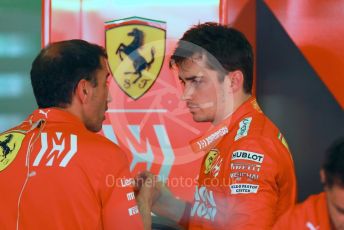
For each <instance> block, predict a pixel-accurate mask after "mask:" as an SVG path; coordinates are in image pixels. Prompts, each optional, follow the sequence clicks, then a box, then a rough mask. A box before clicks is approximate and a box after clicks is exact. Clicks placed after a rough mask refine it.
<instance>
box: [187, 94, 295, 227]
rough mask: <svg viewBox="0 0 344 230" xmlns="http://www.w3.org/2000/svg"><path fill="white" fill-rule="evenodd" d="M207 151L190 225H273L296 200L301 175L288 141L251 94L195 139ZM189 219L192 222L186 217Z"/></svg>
mask: <svg viewBox="0 0 344 230" xmlns="http://www.w3.org/2000/svg"><path fill="white" fill-rule="evenodd" d="M192 147H193V149H194V151H196V152H199V151H204V152H206V153H207V154H206V155H205V157H204V159H203V163H202V167H201V170H200V173H199V179H198V186H197V187H196V191H195V195H194V201H193V203H192V204H191V206H189V207H188V208H187V209H186V212H185V215H188V216H189V217H188V218H186V217H185V216H184V218H183V220H182V221H181V222H184V223H185V222H186V223H187V225H188V229H240V230H243V229H271V227H272V225H273V223H274V222H275V221H276V219H277V218H278V217H279V216H280V215H281V214H282V213H283V212H285V211H286V210H287V209H288V208H290V207H291V206H292V205H294V204H295V199H296V179H295V174H294V165H293V160H292V157H291V154H290V153H289V150H288V147H287V144H286V142H285V140H284V138H283V136H282V134H281V133H280V132H279V130H278V129H277V128H276V126H275V125H274V124H273V123H272V122H271V121H270V120H269V119H268V118H267V117H266V116H265V115H264V114H263V113H262V112H261V110H260V109H259V106H258V104H257V102H256V99H255V98H250V99H249V100H248V101H247V102H245V103H244V104H243V105H241V106H240V107H239V108H238V109H237V110H236V111H235V112H234V114H233V115H232V116H231V117H229V118H227V119H226V120H224V121H223V122H222V123H221V124H219V125H217V126H216V127H214V128H213V129H211V130H210V131H209V132H207V133H206V134H205V135H203V136H202V137H201V138H198V139H197V140H195V141H194V142H193V143H192ZM185 219H188V221H184V220H185Z"/></svg>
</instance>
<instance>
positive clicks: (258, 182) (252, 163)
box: [226, 137, 294, 230]
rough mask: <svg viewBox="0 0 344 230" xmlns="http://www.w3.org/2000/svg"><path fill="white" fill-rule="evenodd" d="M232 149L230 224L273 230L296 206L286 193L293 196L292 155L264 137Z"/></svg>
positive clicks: (240, 227) (252, 139)
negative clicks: (279, 219) (291, 208)
mask: <svg viewBox="0 0 344 230" xmlns="http://www.w3.org/2000/svg"><path fill="white" fill-rule="evenodd" d="M231 149H232V150H231V151H230V152H231V156H230V164H229V165H230V167H231V170H229V171H230V173H229V175H226V176H228V177H229V178H230V186H229V191H228V193H229V194H230V196H228V197H227V205H228V207H229V208H230V210H229V212H228V213H229V214H228V215H229V216H228V222H229V223H230V225H231V226H232V228H233V229H241V230H242V229H271V227H272V225H273V223H274V222H275V221H276V218H277V217H278V216H279V215H281V212H283V210H284V211H285V210H286V209H287V207H288V206H291V205H292V204H293V203H294V200H293V197H294V196H293V195H291V194H289V195H286V194H284V193H286V192H288V191H289V193H293V188H291V187H290V188H289V185H292V184H293V183H288V181H287V180H288V179H287V178H288V175H287V174H290V175H289V176H291V177H293V171H292V170H293V166H292V160H291V157H290V154H289V152H288V151H285V150H284V151H283V150H282V151H280V149H279V148H278V147H276V146H275V144H274V143H273V142H272V141H271V140H268V139H266V138H263V137H257V138H249V139H245V140H240V141H238V143H235V144H234V145H233V147H232V148H231ZM282 160H287V162H283V161H282ZM289 167H291V168H289ZM291 180H292V178H291ZM288 184H289V185H288Z"/></svg>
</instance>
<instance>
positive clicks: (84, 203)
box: [0, 40, 150, 229]
mask: <svg viewBox="0 0 344 230" xmlns="http://www.w3.org/2000/svg"><path fill="white" fill-rule="evenodd" d="M108 81H109V68H108V63H107V54H106V52H105V50H104V49H103V48H102V47H100V46H98V45H95V44H90V43H88V42H86V41H83V40H69V41H60V42H56V43H53V44H50V45H48V46H47V47H45V48H44V49H42V51H41V52H40V53H39V55H38V56H37V57H36V59H35V60H34V62H33V64H32V69H31V83H32V87H33V91H34V94H35V97H36V101H37V104H38V107H39V109H37V110H35V111H34V112H33V113H32V114H31V115H30V116H29V117H28V118H27V119H26V120H25V121H24V122H23V123H22V124H20V125H19V126H17V127H14V128H12V129H10V130H8V131H5V132H4V133H2V134H0V144H1V145H0V147H1V148H0V184H1V189H0V196H1V197H2V201H1V205H0V209H1V211H0V212H1V215H0V223H1V229H27V228H30V229H143V227H144V226H143V222H142V218H141V216H140V212H139V208H140V211H143V213H142V214H143V215H146V216H147V217H148V218H145V219H144V220H145V223H144V224H145V228H146V229H150V222H149V221H150V219H149V218H150V209H149V206H150V204H149V203H144V202H146V200H145V201H142V202H141V201H140V200H139V205H140V207H138V206H137V203H136V199H135V196H134V192H133V187H132V184H131V181H132V178H131V175H130V172H129V165H128V160H127V158H126V156H125V154H124V153H123V152H122V151H121V150H120V149H119V148H118V147H117V146H116V145H115V144H113V143H112V142H111V141H109V140H107V139H106V138H105V137H103V136H101V135H98V134H96V132H98V131H100V130H101V128H102V122H103V121H104V119H105V111H106V110H107V103H108V102H109V101H110V100H111V97H110V94H109V88H108ZM148 189H149V188H148V187H146V186H145V185H144V184H143V186H142V190H141V192H142V193H145V192H147V191H148ZM148 202H149V201H148Z"/></svg>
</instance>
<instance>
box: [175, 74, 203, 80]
mask: <svg viewBox="0 0 344 230" xmlns="http://www.w3.org/2000/svg"><path fill="white" fill-rule="evenodd" d="M200 77H202V76H194V75H193V76H190V77H186V78H184V79H183V78H181V77H180V76H179V80H181V81H192V80H194V79H196V78H200Z"/></svg>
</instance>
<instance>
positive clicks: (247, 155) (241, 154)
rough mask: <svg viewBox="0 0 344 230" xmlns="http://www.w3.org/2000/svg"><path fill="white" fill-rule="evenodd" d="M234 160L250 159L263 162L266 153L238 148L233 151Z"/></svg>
mask: <svg viewBox="0 0 344 230" xmlns="http://www.w3.org/2000/svg"><path fill="white" fill-rule="evenodd" d="M232 160H249V161H254V162H258V163H262V162H263V160H264V154H260V153H255V152H249V151H244V150H237V151H234V152H233V153H232Z"/></svg>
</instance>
